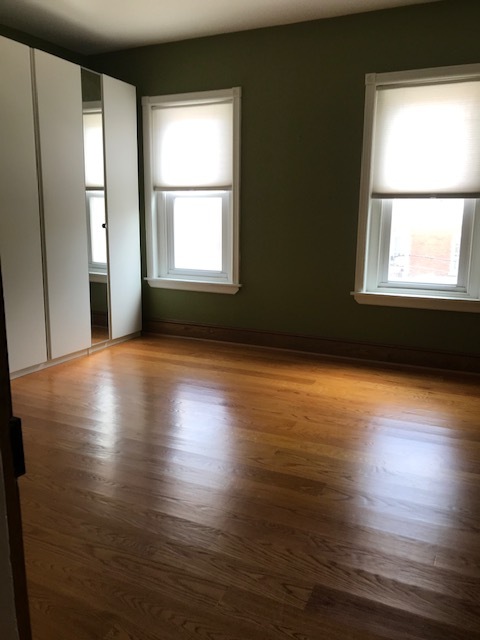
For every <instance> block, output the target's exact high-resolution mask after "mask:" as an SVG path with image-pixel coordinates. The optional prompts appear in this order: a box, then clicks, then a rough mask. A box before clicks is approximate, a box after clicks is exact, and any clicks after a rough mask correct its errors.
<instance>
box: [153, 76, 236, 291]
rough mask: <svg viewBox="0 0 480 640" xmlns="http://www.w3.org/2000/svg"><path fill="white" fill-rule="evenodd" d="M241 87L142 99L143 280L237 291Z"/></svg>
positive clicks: (155, 284)
mask: <svg viewBox="0 0 480 640" xmlns="http://www.w3.org/2000/svg"><path fill="white" fill-rule="evenodd" d="M240 93H241V92H240V89H239V88H233V89H226V90H220V91H205V92H200V93H194V94H181V95H170V96H155V97H144V98H143V100H142V104H143V121H144V153H145V200H146V206H145V209H146V233H147V281H148V283H149V284H150V285H151V286H153V287H161V288H168V289H184V290H191V291H207V292H214V293H236V292H237V291H238V289H239V287H240V284H239V251H238V237H239V210H238V204H239V160H240Z"/></svg>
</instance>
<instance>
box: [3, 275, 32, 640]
mask: <svg viewBox="0 0 480 640" xmlns="http://www.w3.org/2000/svg"><path fill="white" fill-rule="evenodd" d="M11 418H12V395H11V388H10V373H9V367H8V351H7V338H6V329H5V309H4V304H3V285H2V277H1V268H0V456H1V459H2V465H1V467H2V469H3V478H0V491H2V490H3V491H4V493H5V502H6V514H7V536H8V543H9V551H10V565H11V570H12V582H13V595H14V603H15V615H16V624H17V633H18V638H19V640H31V639H32V634H31V627H30V612H29V607H28V592H27V579H26V572H25V554H24V548H23V534H22V518H21V510H20V495H19V490H18V481H17V478H16V477H15V472H14V460H13V453H12V446H11V437H10V420H11ZM2 485H3V487H2Z"/></svg>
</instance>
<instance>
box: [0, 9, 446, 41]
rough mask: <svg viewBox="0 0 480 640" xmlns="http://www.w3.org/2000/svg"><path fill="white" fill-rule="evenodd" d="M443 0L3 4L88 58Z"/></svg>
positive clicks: (39, 32) (27, 27)
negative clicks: (162, 44)
mask: <svg viewBox="0 0 480 640" xmlns="http://www.w3.org/2000/svg"><path fill="white" fill-rule="evenodd" d="M437 1H438V0H0V24H3V25H5V26H7V27H11V28H14V29H18V30H20V31H24V32H26V33H29V34H30V35H33V36H37V37H39V38H43V39H44V40H48V41H49V42H52V43H54V44H57V45H60V46H63V47H66V48H68V49H70V50H72V51H77V52H78V53H83V54H93V53H101V52H105V51H115V50H118V49H126V48H130V47H137V46H142V45H147V44H157V43H162V42H171V41H174V40H185V39H188V38H196V37H200V36H208V35H216V34H219V33H229V32H233V31H244V30H246V29H256V28H259V27H268V26H275V25H282V24H292V23H294V22H304V21H307V20H316V19H319V18H331V17H334V16H341V15H346V14H350V13H361V12H363V11H374V10H376V9H389V8H393V7H400V6H405V5H412V4H424V3H426V2H437Z"/></svg>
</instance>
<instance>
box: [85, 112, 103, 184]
mask: <svg viewBox="0 0 480 640" xmlns="http://www.w3.org/2000/svg"><path fill="white" fill-rule="evenodd" d="M83 138H84V154H85V184H86V186H87V187H99V188H103V186H104V177H103V171H104V169H103V128H102V114H101V113H100V112H92V113H88V112H87V113H84V114H83Z"/></svg>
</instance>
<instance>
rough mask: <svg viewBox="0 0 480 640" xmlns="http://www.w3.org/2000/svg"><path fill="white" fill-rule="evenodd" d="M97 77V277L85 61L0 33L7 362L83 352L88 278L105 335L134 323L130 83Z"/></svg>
mask: <svg viewBox="0 0 480 640" xmlns="http://www.w3.org/2000/svg"><path fill="white" fill-rule="evenodd" d="M84 73H85V72H84ZM88 73H92V72H88ZM93 75H94V76H96V74H93ZM97 79H98V86H99V96H98V97H99V100H98V101H97V107H96V108H97V110H98V112H99V114H100V115H99V118H100V121H101V136H102V137H101V141H102V155H103V157H102V158H101V162H102V164H103V167H102V168H103V180H104V183H103V185H102V194H103V196H102V197H103V199H104V203H105V214H104V222H103V225H102V227H103V228H104V233H105V243H106V247H105V256H106V264H105V268H104V273H103V274H102V277H101V278H99V275H98V273H92V268H91V229H90V219H87V218H88V215H87V214H88V208H87V194H88V190H87V186H86V178H85V151H84V149H85V144H84V142H85V139H84V104H85V100H84V96H83V95H82V69H81V68H80V67H79V66H78V65H75V64H73V63H71V62H69V61H66V60H63V59H61V58H57V57H55V56H52V55H50V54H47V53H45V52H43V51H39V50H34V49H30V48H29V47H27V46H25V45H23V44H21V43H18V42H15V41H12V40H9V39H7V38H4V37H0V83H1V86H2V87H3V90H2V96H1V98H0V132H1V140H2V144H1V146H0V260H1V264H2V272H3V281H4V282H3V284H4V298H5V311H6V322H7V339H8V349H9V359H10V369H11V371H12V372H13V373H14V374H15V373H17V374H18V373H19V372H23V371H29V370H31V369H32V368H35V367H37V366H41V365H43V364H45V363H48V362H54V361H56V360H58V359H63V358H66V357H70V356H72V355H74V354H77V353H81V352H85V351H87V352H88V350H89V349H90V348H91V347H92V328H91V322H92V316H93V314H92V308H91V286H92V285H91V281H95V280H97V281H99V279H100V281H101V282H102V283H103V286H104V291H105V308H106V313H107V315H108V323H107V329H106V333H105V339H106V340H107V343H110V342H112V341H114V340H116V339H120V338H125V337H127V336H130V335H134V334H136V333H138V332H139V331H140V329H141V274H140V239H139V208H138V168H137V123H136V96H135V88H134V87H132V86H130V85H128V84H126V83H124V82H121V81H119V80H116V79H114V78H110V77H107V76H104V75H98V76H97Z"/></svg>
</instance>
